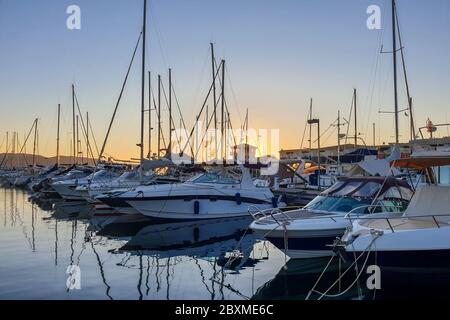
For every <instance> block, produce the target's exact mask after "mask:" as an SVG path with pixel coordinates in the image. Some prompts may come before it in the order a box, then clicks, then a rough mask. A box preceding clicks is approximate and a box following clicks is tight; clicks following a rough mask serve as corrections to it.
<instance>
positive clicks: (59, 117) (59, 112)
mask: <svg viewBox="0 0 450 320" xmlns="http://www.w3.org/2000/svg"><path fill="white" fill-rule="evenodd" d="M60 121H61V104H58V124H57V126H56V166H58V167H59V126H60Z"/></svg>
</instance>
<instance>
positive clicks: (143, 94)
mask: <svg viewBox="0 0 450 320" xmlns="http://www.w3.org/2000/svg"><path fill="white" fill-rule="evenodd" d="M142 19H143V22H142V25H143V26H142V83H141V84H142V86H141V144H140V147H141V154H140V163H141V165H142V162H143V161H144V117H145V38H146V31H147V0H144V14H143V18H142ZM140 171H141V173H142V166H141V168H140Z"/></svg>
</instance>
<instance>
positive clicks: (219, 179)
mask: <svg viewBox="0 0 450 320" xmlns="http://www.w3.org/2000/svg"><path fill="white" fill-rule="evenodd" d="M192 182H194V183H218V184H239V183H241V182H240V181H239V180H236V179H233V178H230V177H224V176H222V175H220V174H218V173H205V174H202V175H201V176H199V177H197V178H195V179H193V180H192Z"/></svg>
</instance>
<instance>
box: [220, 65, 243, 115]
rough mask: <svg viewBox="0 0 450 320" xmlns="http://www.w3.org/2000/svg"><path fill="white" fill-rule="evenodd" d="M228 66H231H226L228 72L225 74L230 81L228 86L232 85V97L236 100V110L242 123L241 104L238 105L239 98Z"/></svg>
mask: <svg viewBox="0 0 450 320" xmlns="http://www.w3.org/2000/svg"><path fill="white" fill-rule="evenodd" d="M228 66H229V65H226V66H225V71H226V72H225V74H226V77H227V79H228V84H229V85H230V89H231V95H232V97H233V100H234V103H235V105H236V110H237V112H238V115H239V120H240V122H241V123H242V115H241V112H240V107H239V103H238V101H237V98H236V92H235V91H234V87H233V83H232V82H231V77H230V70H229V67H228ZM219 83H220V79H219ZM225 101H226V100H225Z"/></svg>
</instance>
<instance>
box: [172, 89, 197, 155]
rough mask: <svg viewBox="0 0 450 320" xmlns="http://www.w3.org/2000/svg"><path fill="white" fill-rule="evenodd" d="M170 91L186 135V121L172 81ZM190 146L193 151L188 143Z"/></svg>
mask: <svg viewBox="0 0 450 320" xmlns="http://www.w3.org/2000/svg"><path fill="white" fill-rule="evenodd" d="M172 93H173V96H174V98H175V103H176V105H177V108H178V113H179V114H180V119H181V124H182V125H183V129H184V132H185V134H186V135H187V134H188V131H187V129H186V123H185V122H184V117H183V113H182V112H181V108H180V104H179V102H178V97H177V94H176V92H175V89H174V86H173V83H172ZM180 134H181V133H180ZM180 147H181V144H180ZM190 147H191V152H192V153H194V151H193V147H192V145H190Z"/></svg>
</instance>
